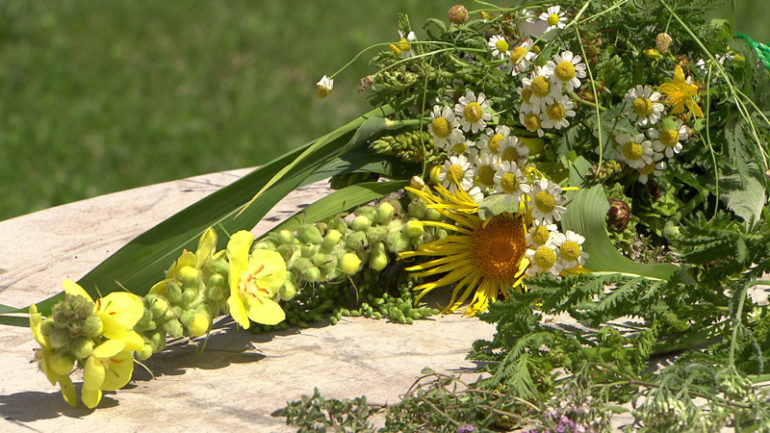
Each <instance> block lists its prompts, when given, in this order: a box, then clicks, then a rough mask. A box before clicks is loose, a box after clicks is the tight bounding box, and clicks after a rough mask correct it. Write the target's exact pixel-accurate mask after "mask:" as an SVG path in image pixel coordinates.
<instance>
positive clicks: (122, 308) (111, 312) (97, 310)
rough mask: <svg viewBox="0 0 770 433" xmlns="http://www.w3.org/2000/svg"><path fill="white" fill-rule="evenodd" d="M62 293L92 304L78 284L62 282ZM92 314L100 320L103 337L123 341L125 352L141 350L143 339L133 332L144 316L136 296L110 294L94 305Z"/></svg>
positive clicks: (140, 301)
mask: <svg viewBox="0 0 770 433" xmlns="http://www.w3.org/2000/svg"><path fill="white" fill-rule="evenodd" d="M62 285H64V292H65V293H68V294H70V295H75V296H82V297H84V298H86V299H87V300H89V301H91V302H94V301H93V300H92V299H91V296H90V295H89V294H88V292H86V291H85V289H83V288H82V287H80V285H79V284H78V283H75V282H74V281H70V280H64V281H63V282H62ZM94 314H96V315H97V317H99V319H101V320H102V324H103V325H104V331H103V335H104V337H105V338H108V339H110V340H123V341H124V342H125V344H126V349H127V350H142V349H143V348H144V339H143V338H142V336H141V335H139V333H137V332H136V331H134V329H133V328H134V326H136V322H138V321H139V319H141V318H142V315H143V314H144V303H143V302H142V299H141V298H139V297H138V296H136V295H134V294H132V293H127V292H112V293H110V294H108V295H107V296H105V297H103V298H99V299H97V300H96V302H95V303H94Z"/></svg>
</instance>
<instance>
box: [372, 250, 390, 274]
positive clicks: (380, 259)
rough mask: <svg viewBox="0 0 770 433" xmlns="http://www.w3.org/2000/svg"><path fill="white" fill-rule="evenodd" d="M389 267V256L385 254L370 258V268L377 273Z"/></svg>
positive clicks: (374, 255)
mask: <svg viewBox="0 0 770 433" xmlns="http://www.w3.org/2000/svg"><path fill="white" fill-rule="evenodd" d="M386 266H388V255H387V254H384V253H379V254H374V253H372V254H371V255H370V256H369V267H370V268H372V269H373V270H375V271H381V270H383V269H385V267H386Z"/></svg>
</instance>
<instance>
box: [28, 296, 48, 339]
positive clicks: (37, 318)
mask: <svg viewBox="0 0 770 433" xmlns="http://www.w3.org/2000/svg"><path fill="white" fill-rule="evenodd" d="M29 328H30V329H31V330H32V335H34V336H35V340H37V342H38V343H40V345H41V346H43V347H44V348H47V347H48V346H49V344H48V341H46V339H45V335H43V315H42V314H40V313H38V312H37V305H30V307H29Z"/></svg>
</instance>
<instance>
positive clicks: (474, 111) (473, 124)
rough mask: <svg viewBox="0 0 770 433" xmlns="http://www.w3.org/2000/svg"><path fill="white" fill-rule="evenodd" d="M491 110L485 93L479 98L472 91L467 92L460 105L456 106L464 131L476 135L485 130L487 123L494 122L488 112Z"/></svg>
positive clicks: (461, 98) (480, 94)
mask: <svg viewBox="0 0 770 433" xmlns="http://www.w3.org/2000/svg"><path fill="white" fill-rule="evenodd" d="M488 109H489V101H487V98H486V96H484V94H483V93H479V96H478V97H476V95H475V94H474V93H473V92H472V91H470V90H469V91H467V92H466V93H465V96H461V97H460V100H459V103H457V104H455V115H456V116H457V117H458V118H459V119H460V125H461V126H462V128H463V131H465V132H468V130H470V131H472V132H473V133H474V134H475V133H476V132H478V131H481V130H482V129H484V127H485V126H487V122H488V121H490V120H492V115H491V114H489V113H488V112H486V110H488Z"/></svg>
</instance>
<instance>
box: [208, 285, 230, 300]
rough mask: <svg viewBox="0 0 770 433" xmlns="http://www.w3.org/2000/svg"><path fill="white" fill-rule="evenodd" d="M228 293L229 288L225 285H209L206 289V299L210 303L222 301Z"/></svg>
mask: <svg viewBox="0 0 770 433" xmlns="http://www.w3.org/2000/svg"><path fill="white" fill-rule="evenodd" d="M228 293H229V288H228V287H227V286H225V285H219V284H216V285H210V286H207V287H206V299H207V300H208V301H211V302H220V301H224V300H225V298H226V297H227V295H228Z"/></svg>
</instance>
